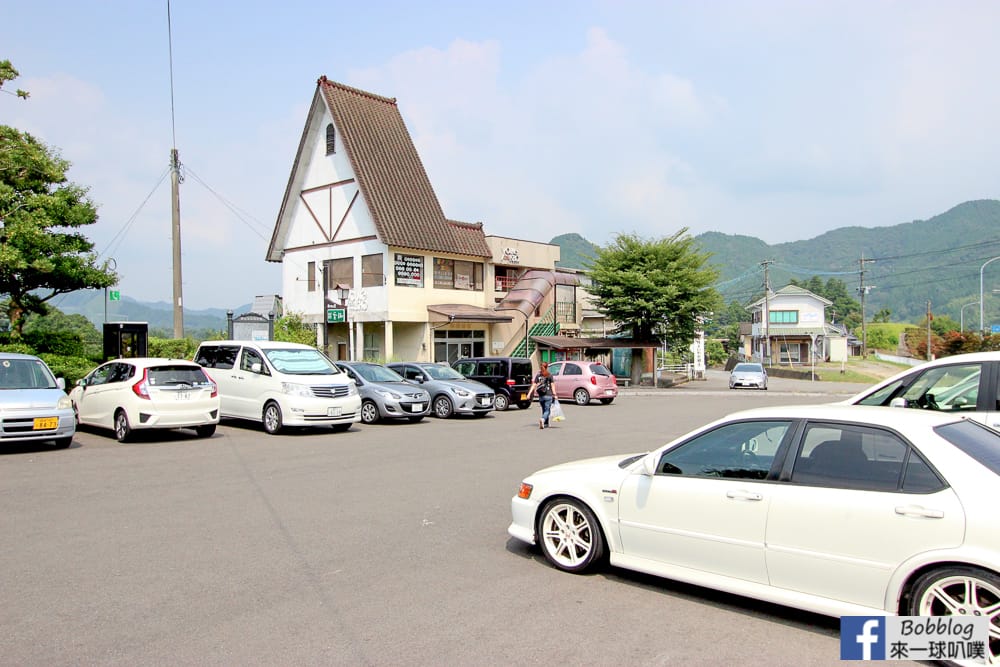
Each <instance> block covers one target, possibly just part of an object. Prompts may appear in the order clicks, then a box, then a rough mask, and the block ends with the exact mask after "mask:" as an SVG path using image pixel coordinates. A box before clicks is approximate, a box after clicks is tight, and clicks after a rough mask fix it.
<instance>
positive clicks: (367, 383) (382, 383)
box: [336, 361, 431, 424]
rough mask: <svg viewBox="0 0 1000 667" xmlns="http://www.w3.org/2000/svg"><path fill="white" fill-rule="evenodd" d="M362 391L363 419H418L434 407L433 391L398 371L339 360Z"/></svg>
mask: <svg viewBox="0 0 1000 667" xmlns="http://www.w3.org/2000/svg"><path fill="white" fill-rule="evenodd" d="M336 364H337V367H338V368H340V369H341V370H342V371H344V372H345V373H347V375H348V376H349V377H350V378H351V379H352V380H354V384H356V385H357V386H358V393H360V394H361V421H362V422H363V423H365V424H374V423H375V422H377V421H380V420H382V419H409V420H410V421H411V422H418V421H420V420H421V419H423V418H424V417H426V416H427V415H428V414H429V413H430V411H431V395H430V394H429V393H427V390H425V389H424V388H423V387H420V386H417V385H414V384H412V383H410V382H407V381H405V380H404V379H403V378H402V377H400V376H399V374H398V373H396V372H395V371H393V370H391V369H389V368H386V367H385V366H382V365H380V364H373V363H369V362H367V361H338V362H336Z"/></svg>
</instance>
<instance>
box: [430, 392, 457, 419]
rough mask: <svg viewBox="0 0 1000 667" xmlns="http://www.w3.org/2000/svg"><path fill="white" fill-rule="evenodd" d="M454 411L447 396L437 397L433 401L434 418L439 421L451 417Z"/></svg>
mask: <svg viewBox="0 0 1000 667" xmlns="http://www.w3.org/2000/svg"><path fill="white" fill-rule="evenodd" d="M454 411H455V408H454V407H452V405H451V399H449V398H448V397H447V396H438V397H437V398H435V399H434V416H435V417H438V418H439V419H447V418H448V417H451V414H452V413H453V412H454Z"/></svg>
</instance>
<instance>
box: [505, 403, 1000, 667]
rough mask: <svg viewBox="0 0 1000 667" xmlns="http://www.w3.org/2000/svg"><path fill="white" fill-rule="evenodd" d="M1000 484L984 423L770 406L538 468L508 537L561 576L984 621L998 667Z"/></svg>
mask: <svg viewBox="0 0 1000 667" xmlns="http://www.w3.org/2000/svg"><path fill="white" fill-rule="evenodd" d="M998 488H1000V433H998V432H997V431H995V430H992V429H990V428H988V427H985V426H983V425H982V424H980V423H978V422H975V421H972V420H964V419H961V418H957V417H956V416H955V415H947V414H942V413H928V412H911V411H905V412H904V411H901V410H895V409H892V408H875V407H852V406H842V405H824V406H793V407H787V406H786V407H773V408H762V409H758V410H750V411H746V412H740V413H736V414H734V415H730V416H729V417H726V418H724V419H721V420H718V421H715V422H713V423H711V424H708V425H707V426H704V427H702V428H700V429H698V430H695V431H693V432H691V433H689V434H687V435H685V436H682V437H681V438H678V439H677V440H674V441H673V442H671V443H669V444H667V445H665V446H663V447H660V448H659V449H656V450H654V451H652V452H649V453H647V454H633V455H629V456H614V457H608V458H600V459H590V460H586V461H577V462H574V463H567V464H563V465H557V466H554V467H551V468H546V469H544V470H540V471H538V472H536V473H534V474H532V475H530V476H529V477H527V478H526V479H525V480H524V481H523V482H522V483H521V487H520V489H519V491H518V493H517V495H516V496H514V498H513V499H512V501H511V510H512V513H513V522H512V523H511V524H510V527H509V528H508V532H509V533H510V535H511V536H513V537H515V538H517V539H519V540H522V541H524V542H527V543H530V544H539V545H540V547H541V550H542V553H543V554H544V555H545V558H546V559H547V560H548V561H549V562H551V563H552V564H553V565H554V566H555V567H557V568H559V569H562V570H565V571H568V572H583V571H586V570H589V569H591V568H592V567H594V566H596V565H598V564H601V563H604V562H608V561H610V564H611V565H616V566H619V567H623V568H627V569H630V570H637V571H640V572H645V573H648V574H653V575H658V576H662V577H668V578H671V579H677V580H680V581H686V582H689V583H692V584H697V585H700V586H706V587H709V588H715V589H719V590H723V591H728V592H730V593H735V594H739V595H745V596H748V597H752V598H756V599H760V600H766V601H769V602H774V603H778V604H784V605H788V606H791V607H797V608H800V609H806V610H809V611H813V612H817V613H821V614H826V615H830V616H845V615H853V616H864V615H873V614H887V613H888V614H900V615H910V616H936V615H950V614H958V615H966V616H972V617H975V616H985V617H988V618H989V620H990V623H991V625H990V639H989V646H988V647H987V656H988V658H989V664H991V665H997V664H1000V514H998V513H997V511H996V505H997V502H996V501H997V489H998Z"/></svg>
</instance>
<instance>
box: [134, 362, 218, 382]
mask: <svg viewBox="0 0 1000 667" xmlns="http://www.w3.org/2000/svg"><path fill="white" fill-rule="evenodd" d="M146 377H147V379H148V380H149V384H151V385H156V386H158V387H173V386H188V387H203V386H207V385H210V384H212V382H211V381H210V380H209V379H208V376H206V375H205V371H203V370H201V367H200V366H198V367H196V366H153V367H151V368H149V369H147V371H146Z"/></svg>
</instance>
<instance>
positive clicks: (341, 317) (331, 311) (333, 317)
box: [326, 308, 347, 324]
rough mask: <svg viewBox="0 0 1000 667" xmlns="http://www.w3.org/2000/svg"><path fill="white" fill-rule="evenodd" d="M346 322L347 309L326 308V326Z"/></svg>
mask: <svg viewBox="0 0 1000 667" xmlns="http://www.w3.org/2000/svg"><path fill="white" fill-rule="evenodd" d="M346 321H347V309H346V308H327V309H326V323H327V324H339V323H341V322H346Z"/></svg>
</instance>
